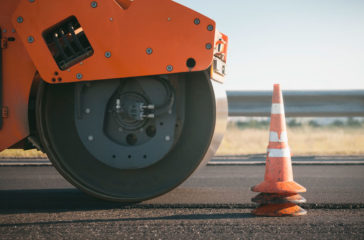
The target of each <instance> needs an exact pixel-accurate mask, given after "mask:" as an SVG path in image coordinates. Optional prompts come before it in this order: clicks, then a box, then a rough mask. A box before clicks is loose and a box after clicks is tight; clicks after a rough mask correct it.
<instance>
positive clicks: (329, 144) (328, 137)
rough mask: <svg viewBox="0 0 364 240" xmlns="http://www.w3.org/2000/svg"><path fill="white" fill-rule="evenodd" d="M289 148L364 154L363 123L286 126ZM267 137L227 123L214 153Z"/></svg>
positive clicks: (258, 150)
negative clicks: (334, 125)
mask: <svg viewBox="0 0 364 240" xmlns="http://www.w3.org/2000/svg"><path fill="white" fill-rule="evenodd" d="M287 130H288V142H289V146H290V148H291V152H292V154H293V155H296V156H300V155H301V156H303V155H306V156H307V155H316V156H320V155H364V126H360V127H347V126H341V127H332V126H327V127H314V126H308V125H303V126H299V127H288V129H287ZM268 140H269V128H268V126H263V127H262V126H259V127H239V126H237V125H236V124H229V126H228V129H227V131H226V134H225V138H224V140H223V142H222V145H221V146H220V148H219V150H218V151H217V154H216V155H248V154H262V153H265V152H266V150H267V149H266V148H267V145H268ZM43 157H47V156H46V155H45V154H44V153H42V152H40V151H37V150H29V151H23V150H17V149H9V150H4V151H2V152H0V158H43Z"/></svg>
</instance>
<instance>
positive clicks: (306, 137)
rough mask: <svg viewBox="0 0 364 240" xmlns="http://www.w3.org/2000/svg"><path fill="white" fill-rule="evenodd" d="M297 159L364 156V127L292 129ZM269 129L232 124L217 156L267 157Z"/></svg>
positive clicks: (290, 134)
mask: <svg viewBox="0 0 364 240" xmlns="http://www.w3.org/2000/svg"><path fill="white" fill-rule="evenodd" d="M287 132H288V143H289V146H290V148H291V152H292V154H293V155H296V156H297V155H301V156H303V155H306V156H307V155H316V156H320V155H364V127H345V126H343V127H312V126H300V127H291V128H290V127H289V128H288V129H287ZM268 140H269V128H268V127H265V128H239V127H237V126H236V125H232V124H229V127H228V130H227V131H226V134H225V138H224V140H223V142H222V145H221V146H220V148H219V150H218V152H217V154H216V155H246V154H257V153H265V152H266V151H267V145H268Z"/></svg>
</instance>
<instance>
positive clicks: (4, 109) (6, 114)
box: [1, 107, 9, 118]
mask: <svg viewBox="0 0 364 240" xmlns="http://www.w3.org/2000/svg"><path fill="white" fill-rule="evenodd" d="M1 117H2V118H8V117H9V108H8V107H2V108H1Z"/></svg>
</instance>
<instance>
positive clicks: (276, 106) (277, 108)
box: [272, 103, 284, 114]
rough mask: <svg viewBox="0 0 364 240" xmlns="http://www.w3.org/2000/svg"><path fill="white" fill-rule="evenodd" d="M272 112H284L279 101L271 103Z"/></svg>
mask: <svg viewBox="0 0 364 240" xmlns="http://www.w3.org/2000/svg"><path fill="white" fill-rule="evenodd" d="M272 114H284V106H283V104H281V103H273V104H272Z"/></svg>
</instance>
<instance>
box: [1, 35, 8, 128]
mask: <svg viewBox="0 0 364 240" xmlns="http://www.w3.org/2000/svg"><path fill="white" fill-rule="evenodd" d="M1 34H2V30H1V28H0V39H1V48H0V109H1V117H0V129H2V127H3V111H2V106H3V47H4V48H5V47H6V45H7V41H6V40H4V39H3V38H2V36H1ZM3 40H4V41H3ZM6 112H7V111H6Z"/></svg>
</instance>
